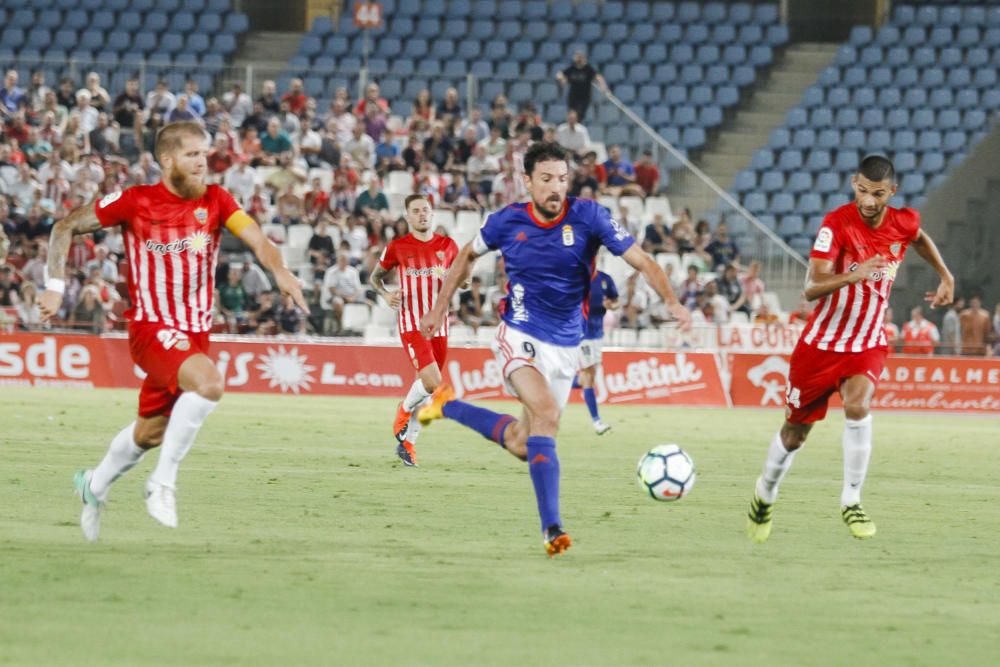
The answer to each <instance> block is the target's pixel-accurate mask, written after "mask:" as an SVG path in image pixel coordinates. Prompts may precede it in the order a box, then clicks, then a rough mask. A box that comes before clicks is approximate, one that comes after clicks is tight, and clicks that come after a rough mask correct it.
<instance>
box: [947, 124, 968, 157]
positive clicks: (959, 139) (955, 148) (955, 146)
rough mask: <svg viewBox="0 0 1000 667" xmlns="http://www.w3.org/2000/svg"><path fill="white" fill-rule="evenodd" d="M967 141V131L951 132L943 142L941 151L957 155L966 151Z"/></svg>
mask: <svg viewBox="0 0 1000 667" xmlns="http://www.w3.org/2000/svg"><path fill="white" fill-rule="evenodd" d="M967 139H968V138H967V137H966V134H965V131H963V130H949V131H948V132H945V135H944V138H943V139H942V140H941V150H943V151H944V152H945V153H957V152H959V151H961V150H964V149H965V145H966V142H967Z"/></svg>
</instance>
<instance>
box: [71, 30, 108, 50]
mask: <svg viewBox="0 0 1000 667" xmlns="http://www.w3.org/2000/svg"><path fill="white" fill-rule="evenodd" d="M77 46H78V47H79V48H80V49H85V50H90V51H96V50H97V49H99V48H101V47H103V46H104V32H103V31H100V30H84V31H83V32H82V33H81V34H80V41H79V42H78V43H77Z"/></svg>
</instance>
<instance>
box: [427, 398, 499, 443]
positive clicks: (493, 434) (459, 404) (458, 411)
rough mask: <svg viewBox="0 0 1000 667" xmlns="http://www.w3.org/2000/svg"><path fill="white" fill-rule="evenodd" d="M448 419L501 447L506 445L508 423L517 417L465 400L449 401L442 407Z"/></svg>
mask: <svg viewBox="0 0 1000 667" xmlns="http://www.w3.org/2000/svg"><path fill="white" fill-rule="evenodd" d="M441 413H442V414H443V415H444V416H445V417H447V418H448V419H453V420H455V421H457V422H458V423H459V424H461V425H462V426H468V427H469V428H471V429H472V430H473V431H475V432H476V433H479V434H480V435H481V436H483V437H484V438H486V439H487V440H492V441H493V442H495V443H497V444H498V445H500V446H501V447H503V446H504V443H503V434H504V431H505V430H506V429H507V425H508V424H511V423H513V422H516V421H517V419H515V418H514V417H511V416H510V415H501V414H499V413H496V412H493V411H492V410H487V409H486V408H481V407H479V406H477V405H473V404H472V403H466V402H465V401H448V402H447V403H445V404H444V406H443V407H442V409H441Z"/></svg>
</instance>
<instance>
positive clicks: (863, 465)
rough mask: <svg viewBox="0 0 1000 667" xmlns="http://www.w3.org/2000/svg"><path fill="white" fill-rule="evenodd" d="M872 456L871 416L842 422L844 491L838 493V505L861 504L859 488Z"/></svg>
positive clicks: (863, 481) (863, 480)
mask: <svg viewBox="0 0 1000 667" xmlns="http://www.w3.org/2000/svg"><path fill="white" fill-rule="evenodd" d="M871 455H872V416H871V415H868V416H867V417H865V418H864V419H848V420H847V421H846V422H844V489H843V491H841V492H840V505H841V507H847V506H848V505H856V504H858V503H860V502H861V486H862V485H863V484H864V483H865V475H867V474H868V460H869V459H870V458H871Z"/></svg>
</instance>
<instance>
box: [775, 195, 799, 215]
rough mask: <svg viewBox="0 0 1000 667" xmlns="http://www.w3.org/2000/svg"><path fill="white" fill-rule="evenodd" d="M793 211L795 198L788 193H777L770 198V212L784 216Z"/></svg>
mask: <svg viewBox="0 0 1000 667" xmlns="http://www.w3.org/2000/svg"><path fill="white" fill-rule="evenodd" d="M794 210H795V197H794V196H792V194H791V193H788V192H778V193H775V194H774V195H773V196H772V197H771V212H772V213H774V214H775V215H784V214H786V213H791V212H792V211H794Z"/></svg>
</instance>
